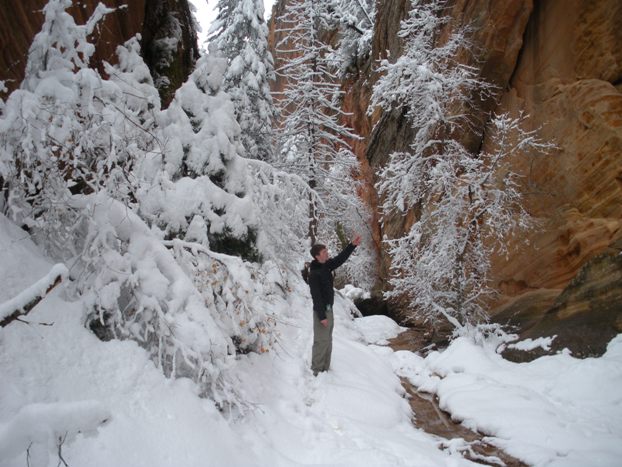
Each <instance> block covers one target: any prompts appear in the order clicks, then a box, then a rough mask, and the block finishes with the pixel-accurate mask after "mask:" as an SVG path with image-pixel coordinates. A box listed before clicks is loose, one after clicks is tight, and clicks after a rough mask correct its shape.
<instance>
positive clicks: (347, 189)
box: [277, 0, 357, 243]
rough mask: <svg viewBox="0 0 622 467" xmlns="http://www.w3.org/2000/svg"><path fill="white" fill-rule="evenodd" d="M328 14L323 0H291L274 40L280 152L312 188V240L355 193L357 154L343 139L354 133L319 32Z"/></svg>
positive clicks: (334, 217) (291, 167)
mask: <svg viewBox="0 0 622 467" xmlns="http://www.w3.org/2000/svg"><path fill="white" fill-rule="evenodd" d="M328 20H329V16H328V14H327V11H326V5H325V4H324V3H323V2H320V1H317V0H303V1H300V2H289V3H288V4H287V6H286V10H285V12H284V14H283V16H282V17H281V18H280V19H279V23H280V24H283V25H284V27H283V29H281V30H280V31H279V32H282V33H284V39H283V40H282V41H281V42H280V43H279V44H278V45H277V52H279V53H280V54H282V60H283V62H284V64H283V65H282V66H281V67H280V69H279V70H278V73H280V74H281V75H282V76H283V77H284V78H285V79H286V81H287V82H286V87H285V90H284V91H283V93H282V96H280V99H279V102H278V107H279V109H280V114H281V124H280V126H281V129H280V135H281V141H280V158H281V163H282V164H283V165H284V166H285V167H287V170H289V171H291V172H293V173H296V174H298V175H300V176H301V177H302V178H303V179H304V180H306V182H307V184H308V185H309V187H310V189H311V190H312V192H311V194H310V196H309V233H308V235H309V238H310V239H311V242H312V243H315V241H316V239H317V238H318V227H319V224H320V220H326V221H328V222H329V221H330V219H332V220H335V219H339V218H340V217H341V216H342V214H343V212H344V209H347V208H348V204H349V201H351V200H352V199H353V197H355V196H356V191H355V188H356V184H355V183H354V181H353V179H352V176H351V175H352V171H353V170H354V169H355V167H356V158H355V156H354V155H353V153H352V151H351V150H350V148H349V146H348V145H347V143H346V139H348V138H350V139H356V138H357V136H356V135H355V134H354V133H353V132H352V131H351V130H350V129H349V128H347V127H346V126H344V125H343V124H341V123H340V122H339V118H340V117H341V116H343V112H342V110H341V108H340V102H339V100H340V98H341V96H342V91H341V90H340V85H339V83H338V80H337V76H336V73H335V66H334V65H335V64H334V62H331V55H332V53H333V50H332V48H331V47H330V46H329V45H328V44H326V43H325V42H324V41H322V38H321V34H322V31H325V30H326V29H327V28H328V27H329V22H328ZM344 175H345V177H344ZM313 193H315V194H316V195H315V196H314V195H313Z"/></svg>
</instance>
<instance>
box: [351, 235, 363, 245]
mask: <svg viewBox="0 0 622 467" xmlns="http://www.w3.org/2000/svg"><path fill="white" fill-rule="evenodd" d="M360 244H361V236H360V235H357V236H356V237H354V239H353V240H352V245H354V246H359V245H360Z"/></svg>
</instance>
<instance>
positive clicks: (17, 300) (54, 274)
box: [0, 264, 68, 327]
mask: <svg viewBox="0 0 622 467" xmlns="http://www.w3.org/2000/svg"><path fill="white" fill-rule="evenodd" d="M67 272H68V271H67V268H66V267H65V265H64V264H56V265H54V266H53V267H52V269H51V270H50V272H48V273H47V274H46V275H45V276H44V277H42V278H41V279H39V280H38V281H37V282H35V283H34V284H32V285H31V286H29V287H28V288H26V289H24V290H22V291H21V292H20V293H19V294H18V295H16V296H15V297H13V298H11V299H9V300H7V301H6V302H4V303H0V327H5V326H6V325H8V324H9V323H11V322H13V321H15V320H16V319H19V317H20V316H21V315H25V314H26V313H28V312H29V311H30V310H32V309H33V308H34V307H35V306H36V305H37V304H38V303H39V302H40V301H41V299H42V298H43V297H45V296H46V295H47V294H48V293H50V292H51V291H52V289H53V288H54V287H56V286H57V285H58V284H60V282H61V281H62V280H63V279H64V278H65V277H66V276H67Z"/></svg>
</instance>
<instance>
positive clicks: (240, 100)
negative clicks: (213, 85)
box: [208, 0, 275, 160]
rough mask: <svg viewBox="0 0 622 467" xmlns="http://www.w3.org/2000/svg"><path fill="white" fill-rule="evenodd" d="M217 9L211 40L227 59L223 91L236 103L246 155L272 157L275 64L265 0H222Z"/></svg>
mask: <svg viewBox="0 0 622 467" xmlns="http://www.w3.org/2000/svg"><path fill="white" fill-rule="evenodd" d="M217 8H218V10H219V12H218V16H217V17H216V20H215V21H214V23H213V24H212V27H211V29H210V37H209V39H208V40H209V41H210V44H213V45H215V46H216V47H217V48H218V49H219V50H220V52H221V53H222V54H223V55H224V57H225V58H226V59H227V64H228V67H227V71H226V73H225V76H224V82H223V90H224V91H225V92H226V93H227V94H229V96H230V97H231V100H232V102H233V107H234V109H235V116H236V119H237V121H238V123H239V124H240V128H241V129H242V133H241V136H240V139H241V142H242V145H243V146H244V149H245V155H246V156H247V157H250V158H252V159H260V160H269V159H271V158H272V155H273V151H274V145H273V132H272V124H273V119H274V117H275V109H274V105H273V103H272V96H271V94H270V83H269V81H271V80H274V65H273V61H272V55H271V54H270V51H269V50H268V26H267V25H266V22H265V20H264V6H263V1H262V0H220V1H219V2H218V4H217Z"/></svg>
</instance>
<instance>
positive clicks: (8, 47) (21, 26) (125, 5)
mask: <svg viewBox="0 0 622 467" xmlns="http://www.w3.org/2000/svg"><path fill="white" fill-rule="evenodd" d="M46 3H47V0H21V1H11V0H2V1H1V2H0V81H6V87H7V88H8V92H11V91H12V90H14V89H16V88H17V87H18V86H19V84H20V83H21V81H22V80H23V78H24V69H25V67H26V61H27V58H28V49H29V48H30V43H31V42H32V39H33V37H34V36H35V34H37V33H38V32H39V31H40V29H41V25H42V24H43V19H44V17H43V13H42V9H43V7H44V6H45V5H46ZM98 3H100V0H81V1H79V2H73V5H72V6H71V7H70V8H69V9H68V12H69V13H70V14H71V15H72V16H73V17H74V18H75V19H76V23H78V24H84V23H85V22H86V21H87V20H88V18H89V17H90V16H91V14H92V13H93V11H94V10H95V7H96V6H97V4H98ZM102 3H104V4H105V5H106V6H109V7H111V8H116V11H115V12H114V13H112V14H109V15H107V16H106V18H104V20H103V21H102V22H101V23H100V25H99V27H98V28H97V30H96V32H95V33H94V37H93V43H94V44H95V54H94V55H93V57H92V60H91V62H92V65H93V66H95V67H97V68H98V69H99V70H100V72H102V73H103V66H102V62H103V61H108V62H110V63H114V62H115V61H116V54H115V50H116V47H117V46H118V45H119V44H123V43H124V42H125V41H127V40H128V39H130V38H131V37H133V36H134V35H136V34H138V33H140V34H141V36H142V41H141V46H142V55H143V57H144V58H145V62H146V63H147V65H149V67H150V69H151V72H152V75H153V76H154V77H155V78H157V77H158V76H166V77H167V79H168V81H169V82H170V85H169V86H167V87H165V88H161V89H160V95H161V97H162V101H163V104H164V105H167V104H168V102H169V101H170V99H171V98H172V95H173V93H174V91H175V89H177V88H178V87H179V86H180V85H181V84H182V83H183V81H185V79H186V77H187V76H188V75H189V74H190V72H191V71H192V68H193V66H194V61H195V60H196V58H197V57H198V47H197V40H196V32H195V30H194V25H193V21H192V18H191V15H190V7H189V5H188V2H187V0H132V1H129V2H128V1H127V0H102ZM171 17H175V18H176V19H177V21H178V23H179V25H180V29H181V36H182V40H181V41H179V42H178V44H177V49H176V51H175V52H174V53H173V54H172V57H171V60H170V61H169V62H170V63H169V64H168V65H166V66H162V65H161V60H160V59H161V56H159V54H158V51H159V47H158V39H161V38H163V37H167V36H168V35H169V34H170V27H171V25H170V18H171ZM0 97H6V96H0Z"/></svg>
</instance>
